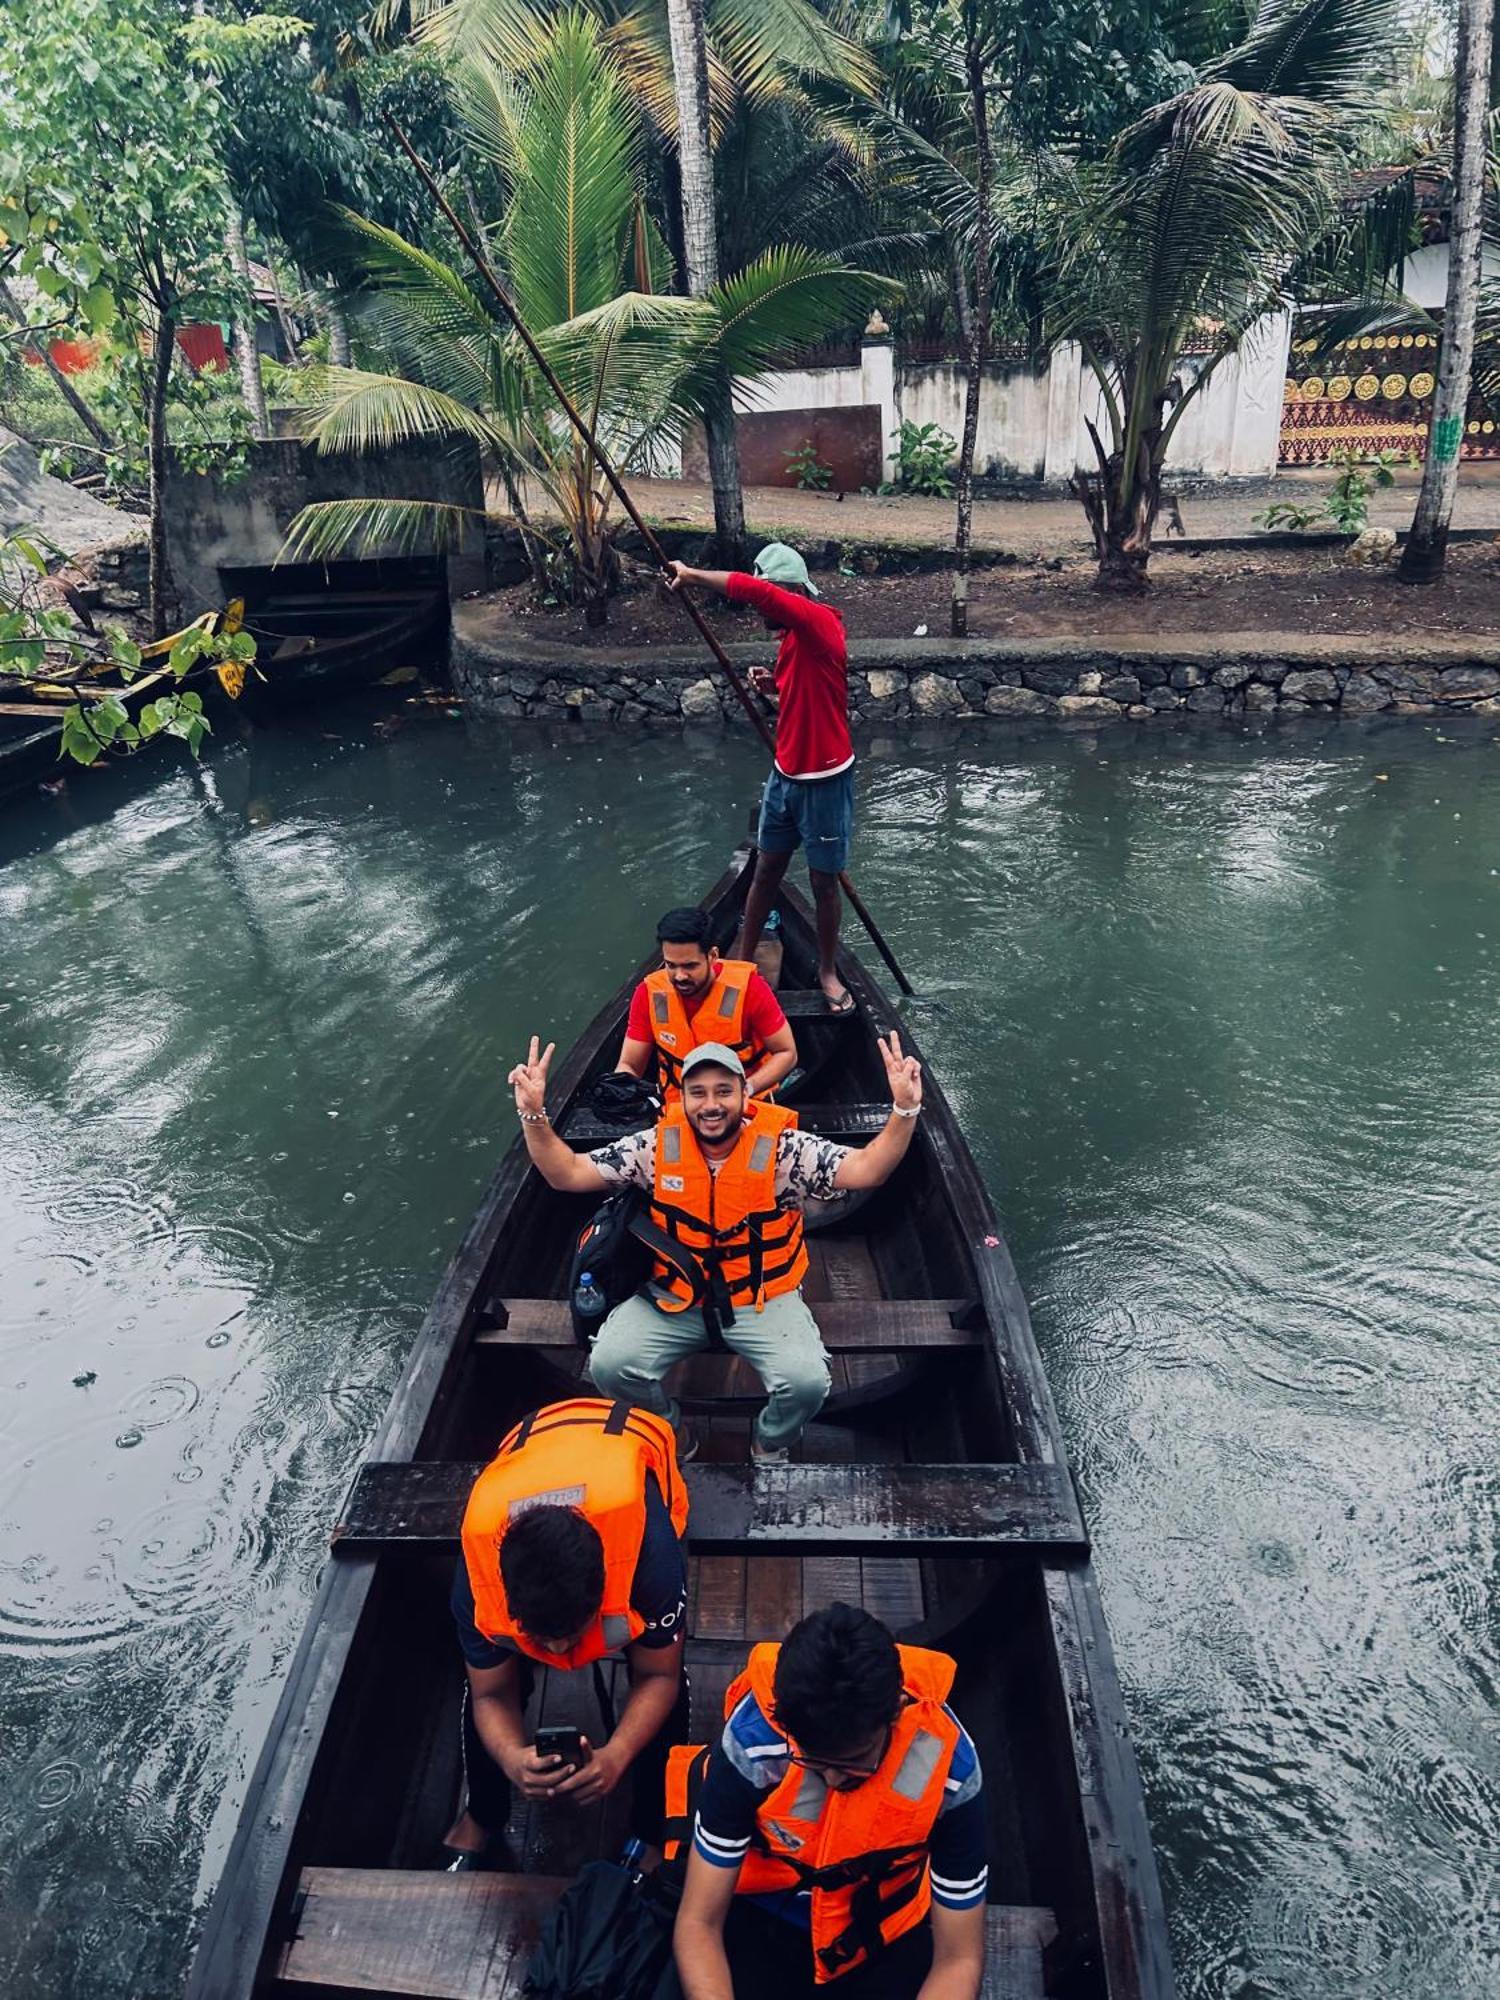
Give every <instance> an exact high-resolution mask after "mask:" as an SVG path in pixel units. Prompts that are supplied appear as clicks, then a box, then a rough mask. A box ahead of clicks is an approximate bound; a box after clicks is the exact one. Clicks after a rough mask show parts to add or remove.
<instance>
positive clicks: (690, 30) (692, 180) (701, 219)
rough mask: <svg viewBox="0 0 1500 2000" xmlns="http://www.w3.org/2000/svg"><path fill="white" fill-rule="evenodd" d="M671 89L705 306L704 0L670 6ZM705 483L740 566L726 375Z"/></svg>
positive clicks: (723, 544) (710, 417)
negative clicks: (673, 97) (675, 99)
mask: <svg viewBox="0 0 1500 2000" xmlns="http://www.w3.org/2000/svg"><path fill="white" fill-rule="evenodd" d="M667 33H668V36H669V38H670V40H671V45H672V81H673V84H674V87H675V90H676V97H677V170H678V178H679V182H680V185H681V188H682V243H683V250H684V253H685V256H686V262H687V284H688V290H689V292H690V293H691V294H692V296H693V297H694V298H695V299H701V298H704V297H705V296H706V295H707V294H708V293H709V292H711V291H712V290H713V288H714V286H715V285H716V284H717V283H718V282H719V238H718V226H717V221H716V218H715V215H714V165H713V153H712V150H711V146H710V140H709V122H708V47H707V43H706V41H705V39H704V32H703V0H667ZM704 429H705V430H706V432H707V434H708V476H709V480H710V482H711V483H712V486H713V496H714V540H715V543H716V544H717V555H718V559H719V560H720V561H722V562H724V563H728V564H734V563H736V562H738V561H740V560H741V559H742V551H743V543H744V540H745V493H744V487H743V484H742V482H741V479H740V447H739V439H738V438H737V437H736V435H735V428H734V394H733V387H732V385H731V383H730V380H729V378H728V376H727V375H725V376H721V377H720V379H719V380H718V381H717V382H716V383H715V385H714V388H713V390H712V393H711V394H710V396H709V399H708V403H707V407H706V409H705V411H704Z"/></svg>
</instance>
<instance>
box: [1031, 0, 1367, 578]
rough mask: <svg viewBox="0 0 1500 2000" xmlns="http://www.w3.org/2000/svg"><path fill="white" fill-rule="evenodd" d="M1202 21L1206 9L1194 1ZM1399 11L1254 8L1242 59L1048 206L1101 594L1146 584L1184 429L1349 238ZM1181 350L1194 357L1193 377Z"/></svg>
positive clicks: (1174, 103) (1309, 1)
mask: <svg viewBox="0 0 1500 2000" xmlns="http://www.w3.org/2000/svg"><path fill="white" fill-rule="evenodd" d="M1193 8H1196V9H1198V10H1199V11H1202V12H1204V13H1209V12H1213V11H1216V0H1191V6H1190V8H1189V11H1192V9H1193ZM1399 11H1400V9H1399V0H1261V4H1260V7H1259V11H1258V12H1257V13H1256V15H1255V17H1254V19H1253V21H1252V22H1251V25H1250V28H1249V31H1248V33H1247V34H1246V36H1245V38H1244V40H1243V41H1241V42H1240V43H1239V44H1238V45H1237V46H1236V47H1234V48H1231V49H1229V50H1228V51H1227V52H1226V53H1224V54H1223V55H1220V56H1217V57H1215V58H1212V59H1210V60H1209V61H1207V62H1205V63H1203V64H1202V65H1201V66H1200V67H1199V69H1198V71H1197V74H1196V76H1195V78H1194V79H1193V81H1192V82H1191V83H1189V85H1188V86H1187V87H1186V88H1185V89H1183V90H1182V91H1180V92H1179V93H1178V94H1177V95H1175V96H1174V97H1171V98H1169V99H1168V100H1167V101H1165V102H1164V103H1162V104H1159V105H1157V106H1156V107H1155V108H1154V109H1152V110H1151V111H1149V112H1147V113H1146V114H1145V115H1144V116H1143V117H1142V118H1140V119H1139V120H1137V121H1136V122H1135V123H1134V124H1133V125H1131V126H1130V127H1129V128H1128V129H1127V130H1126V131H1125V132H1124V133H1123V134H1122V135H1121V136H1120V138H1119V140H1118V141H1117V142H1116V144H1115V146H1114V148H1113V149H1112V151H1111V153H1110V155H1109V156H1108V158H1107V159H1106V161H1105V162H1104V163H1103V164H1102V165H1101V166H1099V167H1097V168H1093V167H1083V168H1080V169H1078V170H1077V171H1075V172H1073V173H1071V174H1069V175H1067V176H1064V177H1062V178H1061V179H1060V180H1059V182H1058V183H1057V184H1056V185H1055V186H1054V189H1053V191H1052V229H1053V232H1054V241H1055V242H1056V244H1057V250H1056V253H1055V267H1054V273H1053V279H1052V284H1051V312H1050V314H1049V332H1050V334H1051V336H1052V337H1053V338H1054V339H1070V338H1071V339H1074V340H1077V341H1078V342H1079V343H1080V346H1081V348H1082V351H1083V357H1084V361H1085V363H1086V365H1087V367H1088V369H1089V370H1090V371H1091V373H1092V376H1093V380H1094V382H1095V384H1096V386H1097V391H1098V398H1099V406H1100V407H1099V416H1098V422H1097V423H1096V422H1093V421H1090V422H1089V423H1088V426H1087V428H1088V431H1089V436H1090V439H1091V441H1092V444H1093V448H1094V456H1095V460H1096V465H1095V468H1094V469H1092V470H1088V471H1081V472H1079V473H1078V474H1076V476H1075V477H1074V479H1073V482H1072V484H1073V491H1074V493H1075V494H1076V495H1077V497H1078V499H1079V501H1080V502H1081V503H1082V506H1083V509H1084V512H1085V514H1086V515H1087V517H1088V521H1089V526H1090V528H1091V529H1092V531H1093V536H1094V545H1095V549H1096V552H1097V555H1098V561H1099V569H1098V578H1097V585H1098V587H1099V588H1100V589H1104V590H1125V591H1139V590H1144V589H1145V588H1146V586H1147V574H1146V573H1147V565H1148V563H1149V561H1150V556H1151V538H1152V531H1153V528H1154V525H1155V521H1156V515H1157V510H1158V507H1159V505H1160V501H1161V481H1162V467H1163V465H1164V464H1165V461H1166V457H1167V453H1168V451H1169V449H1170V447H1171V443H1172V438H1173V435H1174V433H1175V431H1176V429H1177V426H1178V424H1179V423H1180V422H1181V421H1182V418H1183V415H1184V414H1185V412H1186V411H1187V410H1188V409H1189V408H1190V407H1191V405H1192V403H1193V401H1194V400H1195V398H1196V397H1198V396H1200V395H1201V394H1202V393H1203V391H1204V390H1205V388H1206V387H1207V386H1208V384H1209V382H1210V381H1211V380H1212V379H1213V376H1214V374H1215V372H1216V371H1217V370H1218V368H1219V367H1220V366H1222V364H1223V363H1224V361H1225V360H1226V359H1227V358H1228V357H1229V356H1230V355H1231V354H1234V353H1235V352H1237V350H1238V349H1239V347H1240V346H1241V344H1242V342H1243V341H1244V340H1245V339H1246V337H1247V335H1249V333H1250V332H1251V330H1252V328H1254V327H1256V326H1257V325H1258V324H1259V323H1260V322H1262V321H1263V320H1264V318H1265V316H1266V315H1267V314H1269V313H1273V312H1277V311H1279V310H1281V309H1282V308H1283V307H1284V306H1286V305H1287V304H1288V303H1290V301H1291V299H1292V297H1293V295H1294V286H1295V282H1296V277H1297V273H1298V269H1299V266H1303V265H1305V264H1306V263H1307V262H1308V260H1310V259H1311V258H1313V257H1314V255H1315V254H1316V253H1317V252H1319V250H1320V249H1321V248H1322V247H1323V246H1325V245H1326V244H1327V243H1328V242H1329V241H1330V239H1333V238H1337V237H1338V236H1339V234H1340V232H1341V231H1346V230H1347V228H1348V214H1347V209H1346V208H1345V207H1343V206H1341V204H1343V203H1345V202H1346V200H1347V197H1348V193H1349V189H1350V185H1351V171H1352V167H1353V163H1354V157H1355V151H1354V149H1355V144H1356V139H1357V136H1358V132H1359V127H1360V122H1361V120H1362V119H1363V118H1365V117H1366V116H1368V115H1369V113H1370V112H1371V110H1372V108H1373V104H1374V100H1375V86H1376V85H1377V83H1378V82H1379V80H1380V74H1381V65H1382V62H1383V59H1384V57H1385V55H1386V53H1387V51H1388V50H1389V48H1390V45H1391V41H1392V38H1393V35H1394V33H1395V28H1396V22H1397V19H1398V17H1399ZM1190 343H1193V344H1196V345H1198V346H1199V347H1200V348H1203V347H1206V353H1204V356H1203V359H1202V362H1201V364H1200V365H1199V366H1198V368H1197V371H1196V373H1193V372H1191V371H1190V370H1188V369H1185V368H1184V367H1183V360H1184V355H1185V353H1186V351H1187V349H1188V346H1189V344H1190Z"/></svg>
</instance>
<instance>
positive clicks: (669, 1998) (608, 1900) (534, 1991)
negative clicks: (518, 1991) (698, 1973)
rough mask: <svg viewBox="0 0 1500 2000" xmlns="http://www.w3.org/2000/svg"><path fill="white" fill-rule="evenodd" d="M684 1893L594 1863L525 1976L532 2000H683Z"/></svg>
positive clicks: (566, 1899)
mask: <svg viewBox="0 0 1500 2000" xmlns="http://www.w3.org/2000/svg"><path fill="white" fill-rule="evenodd" d="M677 1896H678V1887H677V1884H676V1883H675V1881H674V1880H673V1879H671V1871H666V1873H665V1875H663V1873H661V1872H659V1873H658V1874H656V1875H641V1874H639V1873H637V1872H636V1871H635V1870H633V1869H630V1868H623V1867H621V1866H620V1864H619V1863H618V1862H615V1861H590V1862H589V1863H588V1864H587V1865H586V1866H585V1867H583V1868H580V1869H579V1871H578V1874H577V1875H576V1876H575V1877H574V1879H573V1881H572V1882H571V1883H570V1884H569V1885H568V1887H567V1888H566V1889H565V1890H564V1891H563V1893H562V1895H561V1896H560V1897H559V1898H558V1901H557V1904H556V1907H555V1908H554V1909H553V1912H552V1915H551V1916H550V1917H549V1918H548V1920H547V1923H546V1926H545V1928H544V1929H543V1931H542V1935H541V1940H540V1942H539V1943H538V1945H537V1948H536V1950H535V1952H534V1953H533V1954H532V1959H531V1965H530V1968H529V1969H528V1971H527V1974H526V1985H525V1989H524V1990H525V1992H526V1994H527V1995H528V1996H529V2000H681V1996H682V1988H681V1986H680V1985H679V1984H678V1980H677V1967H676V1965H675V1964H674V1963H673V1960H672V1923H673V1920H674V1918H675V1917H676V1915H677Z"/></svg>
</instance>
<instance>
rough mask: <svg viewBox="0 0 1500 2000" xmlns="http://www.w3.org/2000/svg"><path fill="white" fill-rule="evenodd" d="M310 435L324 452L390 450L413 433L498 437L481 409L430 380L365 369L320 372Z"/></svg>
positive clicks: (485, 440) (479, 440)
mask: <svg viewBox="0 0 1500 2000" xmlns="http://www.w3.org/2000/svg"><path fill="white" fill-rule="evenodd" d="M316 389H317V391H318V392H319V393H317V395H316V400H314V401H312V402H311V403H310V405H309V420H308V426H307V435H308V437H309V438H310V439H311V440H312V442H313V443H314V444H316V445H317V447H318V449H319V451H320V452H324V453H327V454H334V453H338V452H370V451H386V450H389V449H390V448H391V447H392V446H393V445H402V444H407V443H409V442H410V440H411V439H413V438H442V437H466V438H472V439H473V440H474V442H475V443H476V444H478V445H480V446H481V447H482V446H485V445H489V444H492V443H493V442H494V427H493V425H491V424H490V423H489V422H488V421H487V420H486V419H485V417H484V416H483V415H482V414H481V413H480V412H479V411H477V410H472V409H470V408H469V406H468V404H467V403H462V402H460V401H458V400H457V398H455V397H453V396H445V395H443V394H442V392H441V391H440V390H437V389H432V388H429V387H428V386H427V385H426V384H425V383H422V382H412V381H409V380H407V379H406V378H405V377H403V376H400V375H374V374H368V373H366V372H365V370H363V369H360V368H325V369H322V370H320V371H319V381H318V383H317V384H316Z"/></svg>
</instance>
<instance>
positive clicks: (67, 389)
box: [0, 279, 115, 451]
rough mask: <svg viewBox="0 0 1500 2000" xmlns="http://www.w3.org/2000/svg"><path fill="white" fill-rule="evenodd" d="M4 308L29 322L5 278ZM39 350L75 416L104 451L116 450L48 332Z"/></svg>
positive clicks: (0, 297) (0, 290) (1, 286)
mask: <svg viewBox="0 0 1500 2000" xmlns="http://www.w3.org/2000/svg"><path fill="white" fill-rule="evenodd" d="M0 308H3V309H4V311H5V313H6V314H7V315H8V317H9V318H10V319H11V320H12V321H13V322H14V323H15V324H16V325H17V326H25V325H26V324H27V320H26V314H25V311H24V309H23V307H22V305H21V301H20V300H19V299H18V298H17V297H16V295H15V293H14V292H13V291H12V290H11V288H10V286H9V285H7V284H6V283H5V281H4V280H3V279H0ZM36 351H37V353H38V354H40V355H41V357H42V366H43V367H44V368H45V369H46V371H47V373H48V374H49V375H50V376H51V377H52V380H53V381H54V383H55V384H56V385H57V391H58V394H59V395H60V396H61V397H62V399H63V401H64V402H65V403H66V404H67V406H68V408H69V409H70V410H71V411H72V412H73V414H74V416H75V417H77V419H78V421H79V423H81V424H82V425H83V427H84V429H85V430H86V431H87V432H88V434H89V436H90V437H91V438H92V439H93V440H94V443H95V444H96V445H98V446H99V447H100V448H101V450H104V451H113V450H114V448H115V441H114V439H113V437H111V435H110V434H109V432H108V431H107V430H106V429H105V428H104V426H103V424H101V423H100V421H99V419H98V418H97V417H96V416H95V415H94V413H93V411H92V410H91V409H90V408H89V406H88V404H87V403H86V402H85V401H84V400H83V398H82V396H80V395H79V393H78V391H77V390H76V389H75V388H74V387H73V384H72V383H71V382H70V381H69V380H68V378H67V376H66V375H65V374H64V373H63V371H62V369H61V368H59V367H58V365H57V363H56V362H55V361H54V360H53V358H52V343H51V341H50V340H48V339H47V337H46V335H45V334H41V335H39V336H38V338H37V343H36Z"/></svg>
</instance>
